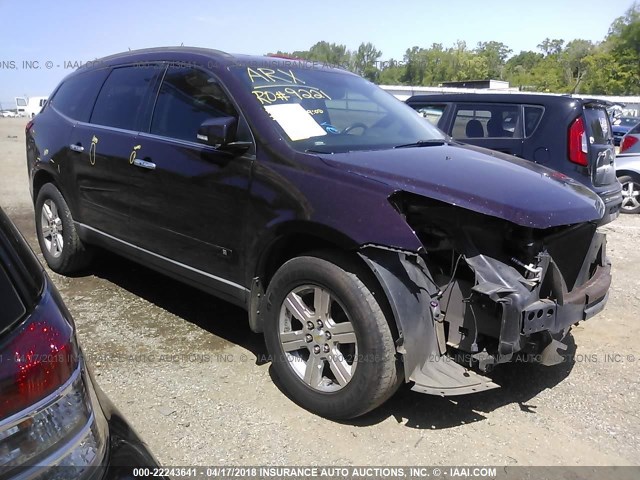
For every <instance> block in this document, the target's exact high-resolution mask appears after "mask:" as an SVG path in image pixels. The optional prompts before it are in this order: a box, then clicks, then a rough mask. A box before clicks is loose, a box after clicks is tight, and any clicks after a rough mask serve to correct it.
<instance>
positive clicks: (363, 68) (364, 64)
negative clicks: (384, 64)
mask: <svg viewBox="0 0 640 480" xmlns="http://www.w3.org/2000/svg"><path fill="white" fill-rule="evenodd" d="M381 56H382V52H381V51H380V50H377V49H376V47H374V46H373V44H372V43H371V42H368V43H364V42H363V43H361V44H360V46H359V47H358V50H356V51H355V52H354V54H353V70H354V72H355V73H357V74H358V75H362V76H363V77H365V78H366V79H367V80H370V81H372V82H375V81H377V80H378V77H379V75H380V70H379V69H378V60H379V59H380V57H381Z"/></svg>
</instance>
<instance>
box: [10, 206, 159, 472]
mask: <svg viewBox="0 0 640 480" xmlns="http://www.w3.org/2000/svg"><path fill="white" fill-rule="evenodd" d="M42 214H43V215H45V216H46V217H47V219H46V220H45V221H46V224H47V225H48V228H49V229H50V232H51V233H52V234H53V235H59V236H60V240H58V241H59V242H60V244H62V235H61V233H60V231H59V230H58V228H59V225H56V224H55V223H54V222H52V221H49V219H52V218H53V216H55V215H56V209H55V205H53V204H51V203H49V204H47V205H46V207H45V209H44V210H43V212H42ZM0 305H1V308H0V469H1V472H2V475H1V477H2V478H3V479H8V480H11V479H14V478H16V479H17V478H20V479H23V478H29V479H34V478H36V479H43V480H44V479H46V480H56V479H85V478H87V479H88V478H91V479H98V478H99V479H112V480H116V479H123V480H124V479H129V478H132V476H131V471H132V467H155V466H157V463H156V461H155V460H154V458H153V456H152V455H151V454H150V453H149V451H148V450H147V448H146V446H145V445H144V444H143V443H142V442H141V441H140V439H139V438H138V437H137V435H136V434H135V432H134V431H133V430H132V429H131V427H130V426H129V425H128V424H127V422H126V421H125V420H124V419H123V418H122V416H121V415H120V413H118V411H117V410H116V409H115V408H114V407H113V405H112V404H111V402H109V400H108V399H107V397H106V396H105V395H104V394H103V393H102V392H101V391H100V390H99V389H98V388H97V386H96V384H95V381H94V379H93V377H92V376H91V373H90V372H89V370H88V368H87V365H86V363H85V361H84V359H83V356H82V351H81V349H80V347H79V345H78V342H77V339H76V334H75V326H74V323H73V319H72V318H71V315H70V314H69V312H68V311H67V309H66V308H65V306H64V303H63V302H62V300H61V298H60V295H59V294H58V292H57V290H56V288H55V287H54V285H53V284H52V283H51V279H50V278H49V277H48V276H47V275H46V273H45V272H44V270H43V268H42V266H41V265H40V264H39V262H38V260H37V259H36V257H35V255H34V254H33V252H32V251H31V249H30V248H29V246H28V245H27V243H26V242H25V240H24V239H23V238H22V236H21V235H20V233H19V232H18V230H17V229H16V228H15V226H14V225H13V224H12V223H11V221H10V220H9V218H8V217H7V216H6V215H5V213H4V212H3V211H2V209H1V208H0Z"/></svg>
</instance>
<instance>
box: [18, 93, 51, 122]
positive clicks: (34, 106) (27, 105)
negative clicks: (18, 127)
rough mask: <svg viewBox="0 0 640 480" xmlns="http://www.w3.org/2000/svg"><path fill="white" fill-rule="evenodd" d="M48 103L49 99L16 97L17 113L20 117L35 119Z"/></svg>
mask: <svg viewBox="0 0 640 480" xmlns="http://www.w3.org/2000/svg"><path fill="white" fill-rule="evenodd" d="M45 103H47V97H16V111H17V112H18V116H20V117H28V118H32V117H35V116H36V115H37V114H38V113H40V110H42V107H44V104H45Z"/></svg>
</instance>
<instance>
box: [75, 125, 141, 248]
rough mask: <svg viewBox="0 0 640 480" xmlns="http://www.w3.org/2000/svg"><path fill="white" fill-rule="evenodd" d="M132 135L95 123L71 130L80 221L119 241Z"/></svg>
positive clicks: (125, 212) (125, 208)
mask: <svg viewBox="0 0 640 480" xmlns="http://www.w3.org/2000/svg"><path fill="white" fill-rule="evenodd" d="M136 142H137V140H136V134H135V133H133V132H119V131H116V130H113V129H110V128H105V127H100V126H97V125H89V124H78V125H76V127H75V128H74V129H73V132H72V134H71V142H70V150H71V151H70V158H71V160H72V162H73V168H74V170H75V180H76V188H77V191H78V196H79V205H80V217H79V218H81V219H82V222H83V223H85V224H87V225H89V226H91V227H94V228H97V229H99V230H102V231H104V232H106V233H109V234H110V235H113V236H116V237H117V238H120V239H122V240H130V239H131V237H130V236H129V234H128V228H127V224H128V218H129V205H130V202H131V188H130V182H129V181H128V175H129V173H130V168H129V167H130V165H129V156H130V152H132V151H133V148H134V147H135V145H137V143H136Z"/></svg>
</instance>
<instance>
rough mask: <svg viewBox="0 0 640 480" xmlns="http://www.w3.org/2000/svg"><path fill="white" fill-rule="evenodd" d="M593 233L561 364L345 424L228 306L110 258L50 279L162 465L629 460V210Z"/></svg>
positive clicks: (633, 240)
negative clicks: (601, 306)
mask: <svg viewBox="0 0 640 480" xmlns="http://www.w3.org/2000/svg"><path fill="white" fill-rule="evenodd" d="M24 124H25V120H24V119H4V118H0V205H1V206H2V207H3V208H4V210H5V211H6V212H7V213H8V214H9V216H10V217H11V218H12V219H13V220H14V222H15V223H16V224H17V225H18V227H19V228H20V230H21V231H22V232H23V234H24V235H25V236H26V238H27V240H28V241H29V242H30V243H31V245H32V246H33V247H34V249H35V250H36V252H38V254H39V249H38V247H37V241H36V239H35V234H34V221H33V207H32V205H31V202H30V198H29V190H28V182H27V169H26V166H25V154H24ZM605 229H606V231H607V232H608V241H609V247H608V251H609V255H610V257H611V258H612V260H613V262H614V280H613V286H612V288H611V295H610V299H609V304H608V306H607V308H606V309H605V310H604V312H603V313H601V314H600V315H599V316H597V317H595V318H594V319H592V320H590V321H588V322H586V323H584V324H582V325H581V326H579V327H577V328H575V329H574V330H573V341H574V343H575V349H572V355H573V358H574V361H572V362H566V363H564V364H562V365H559V366H555V367H542V366H536V365H524V364H511V365H505V366H502V367H501V368H499V369H498V370H497V371H496V372H495V373H494V374H493V375H492V376H493V377H494V379H495V381H496V382H498V383H499V384H501V385H502V386H503V388H501V389H497V390H491V391H488V392H483V393H479V394H475V395H471V396H463V397H454V398H440V397H434V396H427V395H422V394H418V393H414V392H412V391H410V390H409V389H408V388H403V389H401V390H400V391H399V392H398V394H397V395H396V396H395V397H394V398H392V399H391V400H390V401H389V402H388V403H386V404H385V405H384V406H382V407H381V408H379V409H377V410H375V411H374V412H372V413H370V414H368V415H366V416H365V417H362V418H359V419H357V420H354V421H351V422H344V423H336V422H331V421H328V420H325V419H323V418H319V417H316V416H314V415H312V414H310V413H308V412H306V411H305V410H302V409H301V408H299V407H298V406H296V405H295V404H294V403H292V402H291V401H290V400H289V399H288V398H287V397H286V396H285V395H283V394H282V393H281V392H280V391H279V390H278V388H277V387H276V386H275V385H274V383H273V379H272V375H271V371H270V368H269V367H270V365H269V364H268V363H264V362H262V361H261V358H262V357H263V355H264V354H265V353H266V349H265V345H264V342H263V339H262V336H260V335H256V334H254V333H252V332H251V331H250V329H249V327H248V323H247V315H246V313H245V312H244V311H242V310H241V309H238V308H236V307H234V306H232V305H230V304H228V303H225V302H222V301H220V300H217V299H215V298H212V297H210V296H207V295H205V294H203V293H201V292H199V291H197V290H194V289H192V288H189V287H186V286H183V285H181V284H179V283H177V282H175V281H173V280H171V279H168V278H167V277H164V276H162V275H160V274H157V273H154V272H152V271H149V270H147V269H145V268H144V267H141V266H138V265H135V264H133V263H130V262H128V261H125V260H123V259H120V258H118V257H115V256H113V255H110V254H105V255H103V256H102V257H101V259H100V261H99V262H98V263H97V264H96V266H95V268H94V269H93V270H92V272H91V273H90V274H88V275H86V276H80V277H76V278H69V277H62V276H59V275H56V274H54V273H51V272H49V273H50V275H51V277H52V279H53V281H54V283H55V284H56V285H57V287H58V289H59V290H60V292H61V294H62V296H63V298H64V300H65V302H66V303H67V306H68V307H69V310H70V311H71V312H72V314H73V315H74V317H75V320H76V323H77V327H78V335H79V337H80V342H81V344H82V346H83V348H84V351H85V354H86V356H87V357H88V359H89V363H90V364H91V366H92V368H93V371H94V372H95V374H96V375H97V379H98V382H99V384H100V386H101V388H102V389H103V390H104V391H105V392H106V393H107V394H108V395H109V397H110V398H111V399H112V400H113V402H114V403H115V404H116V405H117V406H118V408H119V409H120V410H121V411H122V412H123V413H124V414H125V416H126V417H127V418H128V419H129V421H130V423H131V424H132V425H133V426H134V428H135V429H136V430H137V431H138V432H139V434H140V436H141V437H142V438H143V439H144V440H145V441H146V442H147V443H148V444H149V446H150V448H151V450H152V451H153V452H154V454H155V455H156V456H157V457H158V459H159V461H160V462H161V463H162V464H164V465H265V464H270V465H309V464H319V465H399V464H403V465H474V464H475V465H478V464H484V465H640V416H639V414H638V405H639V404H640V402H639V400H640V398H639V390H640V389H639V387H638V366H639V365H640V363H639V362H640V347H639V346H638V343H636V341H635V339H637V338H638V334H639V333H640V326H639V323H638V313H639V312H640V300H638V297H637V294H636V292H638V290H639V287H640V280H639V278H640V277H639V276H638V275H637V272H638V265H640V249H639V248H638V239H639V238H640V216H623V217H621V218H620V219H618V220H616V221H615V222H614V223H613V225H611V226H608V227H605ZM39 256H40V259H41V260H42V256H41V255H40V254H39Z"/></svg>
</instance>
